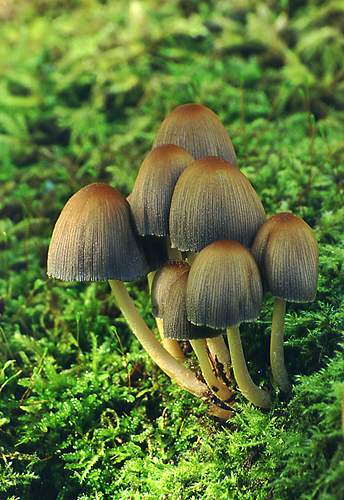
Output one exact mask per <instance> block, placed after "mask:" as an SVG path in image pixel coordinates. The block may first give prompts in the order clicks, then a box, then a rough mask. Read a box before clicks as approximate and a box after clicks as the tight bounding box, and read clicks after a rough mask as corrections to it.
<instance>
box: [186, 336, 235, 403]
mask: <svg viewBox="0 0 344 500" xmlns="http://www.w3.org/2000/svg"><path fill="white" fill-rule="evenodd" d="M190 344H191V346H192V348H193V350H194V351H195V354H196V356H197V359H198V362H199V366H200V368H201V372H202V375H203V377H204V380H205V381H206V383H207V384H208V386H209V387H210V389H211V390H212V391H213V393H214V394H216V396H217V397H218V398H219V399H221V400H222V401H228V400H229V399H231V397H232V396H233V391H231V390H230V389H229V388H228V387H227V386H226V385H225V384H224V383H223V382H221V380H219V379H218V378H217V377H216V375H215V373H214V371H213V367H212V366H211V363H210V361H209V356H208V351H207V343H206V341H205V340H204V339H199V340H190Z"/></svg>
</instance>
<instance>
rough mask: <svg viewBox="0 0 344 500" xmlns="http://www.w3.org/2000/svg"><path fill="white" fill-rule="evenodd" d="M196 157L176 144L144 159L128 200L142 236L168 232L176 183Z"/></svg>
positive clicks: (163, 234)
mask: <svg viewBox="0 0 344 500" xmlns="http://www.w3.org/2000/svg"><path fill="white" fill-rule="evenodd" d="M192 161H193V157H192V156H191V155H190V154H189V153H188V152H187V151H185V149H182V148H180V147H178V146H175V145H174V144H165V145H163V146H159V147H157V148H155V149H153V150H152V151H151V152H150V153H149V154H148V156H147V157H146V158H145V160H144V161H143V163H142V165H141V167H140V170H139V173H138V175H137V178H136V181H135V185H134V189H133V191H132V193H131V194H130V196H129V197H128V201H129V203H130V207H131V210H132V213H133V217H134V220H135V224H136V228H137V231H138V233H139V234H140V235H141V236H147V235H155V236H166V235H167V234H168V216H169V212H170V206H171V198H172V193H173V190H174V186H175V184H176V182H177V179H178V177H179V176H180V174H181V173H182V172H183V170H184V169H185V168H186V167H187V165H189V164H190V163H191V162H192Z"/></svg>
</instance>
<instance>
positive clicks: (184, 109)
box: [154, 103, 236, 164]
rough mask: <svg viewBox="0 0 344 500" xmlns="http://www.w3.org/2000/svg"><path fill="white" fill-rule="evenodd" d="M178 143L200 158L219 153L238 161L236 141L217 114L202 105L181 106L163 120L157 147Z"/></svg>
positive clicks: (226, 158) (223, 156)
mask: <svg viewBox="0 0 344 500" xmlns="http://www.w3.org/2000/svg"><path fill="white" fill-rule="evenodd" d="M161 144H176V145H177V146H181V147H182V148H185V149H186V150H187V151H189V153H190V154H191V155H192V156H193V157H194V158H196V159H200V158H204V157H205V156H218V157H219V158H223V159H224V160H227V161H229V162H230V163H233V164H236V156H235V151H234V148H233V145H232V141H231V139H230V137H229V135H228V133H227V131H226V129H225V127H224V126H223V125H222V123H221V121H220V120H219V118H218V117H217V115H216V114H215V113H214V112H213V111H212V110H211V109H209V108H207V107H206V106H203V105H202V104H195V103H190V104H182V105H181V106H177V107H176V108H175V109H174V110H173V111H172V112H171V113H170V114H169V115H168V116H167V117H166V118H165V120H164V121H163V122H162V124H161V125H160V128H159V130H158V133H157V135H156V139H155V142H154V146H155V147H156V146H160V145H161Z"/></svg>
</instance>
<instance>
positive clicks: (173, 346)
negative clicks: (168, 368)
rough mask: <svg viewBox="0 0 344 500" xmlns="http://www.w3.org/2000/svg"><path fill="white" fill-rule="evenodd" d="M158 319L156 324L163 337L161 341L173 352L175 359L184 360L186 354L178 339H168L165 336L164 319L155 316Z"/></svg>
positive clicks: (167, 349) (168, 350)
mask: <svg viewBox="0 0 344 500" xmlns="http://www.w3.org/2000/svg"><path fill="white" fill-rule="evenodd" d="M155 321H156V326H157V328H158V332H159V334H160V337H161V343H162V345H163V346H164V348H165V349H166V351H167V352H169V353H170V354H171V356H173V357H174V358H175V359H177V360H178V361H184V360H185V356H184V353H183V351H182V349H181V347H180V345H179V342H178V340H173V339H166V338H165V337H164V326H163V320H162V319H161V318H155Z"/></svg>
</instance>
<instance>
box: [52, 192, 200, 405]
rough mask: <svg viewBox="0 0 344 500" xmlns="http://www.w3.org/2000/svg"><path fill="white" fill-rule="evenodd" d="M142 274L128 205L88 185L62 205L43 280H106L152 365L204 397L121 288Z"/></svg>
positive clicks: (116, 195)
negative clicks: (49, 278)
mask: <svg viewBox="0 0 344 500" xmlns="http://www.w3.org/2000/svg"><path fill="white" fill-rule="evenodd" d="M147 271H148V265H147V263H146V261H145V259H144V257H143V255H142V253H141V251H140V248H139V247H138V245H137V241H136V238H135V234H134V231H133V227H132V223H131V214H130V207H129V204H128V202H127V201H126V199H125V198H124V197H123V196H122V195H121V194H120V193H119V192H118V191H117V190H116V189H114V188H112V187H110V186H107V185H106V184H102V183H95V184H90V185H89V186H86V187H84V188H82V189H80V191H78V192H77V193H76V194H74V195H73V196H72V197H71V198H70V199H69V200H68V202H67V203H66V205H65V207H64V208H63V210H62V212H61V214H60V216H59V218H58V220H57V222H56V225H55V228H54V231H53V235H52V239H51V243H50V247H49V252H48V271H47V272H48V276H50V277H53V278H58V279H62V280H65V281H103V280H108V281H109V284H110V286H111V289H112V292H113V294H114V297H115V299H116V302H117V305H118V307H119V309H120V310H121V311H122V313H123V315H124V317H125V318H126V320H127V322H128V324H129V326H130V328H131V329H132V331H133V332H134V334H135V335H136V337H137V338H138V340H139V341H140V343H141V344H142V346H143V348H144V349H145V350H146V351H147V353H148V354H149V355H150V356H151V358H152V359H153V361H154V362H155V363H156V364H157V365H158V366H159V367H160V368H161V369H162V370H163V371H164V372H165V373H166V374H167V375H168V376H169V377H171V378H172V379H174V380H175V381H176V382H177V384H178V385H180V387H182V388H184V389H186V390H188V391H189V392H191V393H192V394H195V395H197V396H199V397H201V398H203V399H204V398H207V394H208V390H207V388H206V386H205V384H203V383H201V382H200V381H199V380H197V379H196V377H195V375H194V374H193V373H192V372H191V371H190V370H188V369H187V368H185V367H184V366H183V365H182V364H181V363H179V362H178V361H176V360H175V359H174V358H173V357H172V356H171V355H170V354H169V353H168V352H167V351H166V350H165V349H164V348H163V347H162V346H161V344H160V343H159V342H158V341H157V340H156V338H155V336H154V335H153V333H152V332H151V331H150V330H149V328H148V327H147V325H146V324H145V322H144V321H143V319H142V318H141V316H140V314H139V313H138V311H137V309H136V307H135V305H134V303H133V300H132V299H131V298H130V296H129V294H128V292H127V290H126V288H125V286H124V284H123V283H122V281H134V280H136V279H138V278H141V277H143V276H144V275H145V274H146V273H147Z"/></svg>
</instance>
